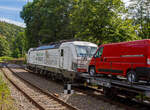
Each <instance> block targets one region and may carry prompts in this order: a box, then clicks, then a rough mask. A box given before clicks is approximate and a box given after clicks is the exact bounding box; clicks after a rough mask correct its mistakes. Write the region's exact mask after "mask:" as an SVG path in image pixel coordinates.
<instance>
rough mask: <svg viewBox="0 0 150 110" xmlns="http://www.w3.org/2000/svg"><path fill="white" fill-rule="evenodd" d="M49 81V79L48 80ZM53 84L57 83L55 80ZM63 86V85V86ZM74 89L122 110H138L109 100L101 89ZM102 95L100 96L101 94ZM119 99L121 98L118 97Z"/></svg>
mask: <svg viewBox="0 0 150 110" xmlns="http://www.w3.org/2000/svg"><path fill="white" fill-rule="evenodd" d="M25 70H26V71H28V72H30V73H32V74H34V72H32V71H30V70H27V69H25ZM46 80H47V79H46ZM53 82H55V81H54V80H53ZM55 83H59V82H55ZM59 84H60V85H62V83H59ZM62 86H63V85H62ZM73 89H74V90H75V91H78V92H81V93H84V94H86V95H89V96H91V97H94V98H96V99H98V100H103V101H105V102H108V103H110V104H112V105H117V106H118V107H122V108H125V109H126V110H137V108H135V107H131V106H129V105H126V104H122V103H120V102H119V100H117V101H114V100H112V99H109V98H106V97H105V96H104V95H103V91H101V90H99V89H94V88H91V87H81V88H78V87H73ZM95 92H97V93H98V94H95ZM99 93H100V94H99ZM118 98H119V97H118Z"/></svg>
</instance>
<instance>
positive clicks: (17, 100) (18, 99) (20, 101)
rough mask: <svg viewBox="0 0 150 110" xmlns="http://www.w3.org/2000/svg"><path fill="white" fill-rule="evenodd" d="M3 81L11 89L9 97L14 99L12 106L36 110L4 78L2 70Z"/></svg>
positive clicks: (24, 109)
mask: <svg viewBox="0 0 150 110" xmlns="http://www.w3.org/2000/svg"><path fill="white" fill-rule="evenodd" d="M0 75H2V77H3V79H4V81H5V82H6V83H7V84H8V87H9V89H10V91H11V97H12V98H13V100H14V103H13V104H14V106H15V107H16V109H17V110H37V107H35V106H34V105H33V104H32V103H31V102H30V101H29V100H28V99H27V98H26V97H25V96H24V95H23V94H22V93H21V92H20V91H19V90H18V89H16V87H14V86H13V85H12V84H11V83H9V81H8V80H7V79H6V78H5V76H4V75H3V73H2V71H0Z"/></svg>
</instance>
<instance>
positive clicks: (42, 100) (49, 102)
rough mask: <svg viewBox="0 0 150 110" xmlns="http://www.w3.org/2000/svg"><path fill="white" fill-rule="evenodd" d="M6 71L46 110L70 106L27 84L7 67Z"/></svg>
mask: <svg viewBox="0 0 150 110" xmlns="http://www.w3.org/2000/svg"><path fill="white" fill-rule="evenodd" d="M5 71H6V73H7V74H9V77H10V78H11V79H12V80H13V82H14V81H15V83H16V84H17V85H19V87H20V88H21V89H22V90H23V91H24V92H25V93H27V94H28V95H29V96H30V97H32V99H34V100H35V101H36V102H38V103H39V104H40V105H41V106H42V107H44V108H45V110H58V109H59V110H68V108H66V107H65V106H63V105H61V104H60V103H59V102H57V101H55V100H54V99H52V98H51V97H48V96H47V95H45V94H43V93H41V92H40V91H39V90H37V89H36V88H34V87H32V86H31V85H29V84H27V83H26V82H24V81H22V80H20V79H18V78H16V77H15V76H14V75H12V73H11V72H10V71H9V70H8V69H5Z"/></svg>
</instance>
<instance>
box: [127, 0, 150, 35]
mask: <svg viewBox="0 0 150 110" xmlns="http://www.w3.org/2000/svg"><path fill="white" fill-rule="evenodd" d="M130 1H131V4H130V6H129V14H130V16H131V17H132V19H134V25H137V24H139V27H140V30H139V31H138V34H139V36H140V37H141V38H150V0H130Z"/></svg>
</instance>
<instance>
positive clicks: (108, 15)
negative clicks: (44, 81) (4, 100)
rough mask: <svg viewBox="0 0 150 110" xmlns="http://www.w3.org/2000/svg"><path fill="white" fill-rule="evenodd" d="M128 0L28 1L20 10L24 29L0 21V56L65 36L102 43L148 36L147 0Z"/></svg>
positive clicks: (19, 54) (149, 4)
mask: <svg viewBox="0 0 150 110" xmlns="http://www.w3.org/2000/svg"><path fill="white" fill-rule="evenodd" d="M130 1H131V4H130V5H129V7H125V6H124V3H123V2H122V0H33V2H28V3H27V4H26V5H25V6H24V7H23V10H22V11H21V13H20V15H21V17H22V19H23V20H24V22H25V23H26V26H27V27H26V29H25V32H24V29H23V28H20V27H18V26H15V25H12V24H8V23H4V22H0V35H2V36H5V37H1V39H0V42H3V43H1V44H0V46H1V48H3V47H4V46H5V45H6V49H1V50H0V51H3V52H0V56H2V55H11V56H13V57H22V56H24V55H25V53H26V51H27V50H28V49H29V48H30V47H37V46H39V45H43V44H48V43H50V42H56V41H60V40H65V39H76V38H77V39H80V40H85V41H90V42H95V43H97V44H103V43H110V42H121V41H130V40H137V39H144V38H150V11H149V7H150V1H149V0H130ZM20 32H21V33H20ZM8 45H9V46H8ZM4 50H5V51H4ZM6 50H7V51H6ZM9 50H10V52H9Z"/></svg>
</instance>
